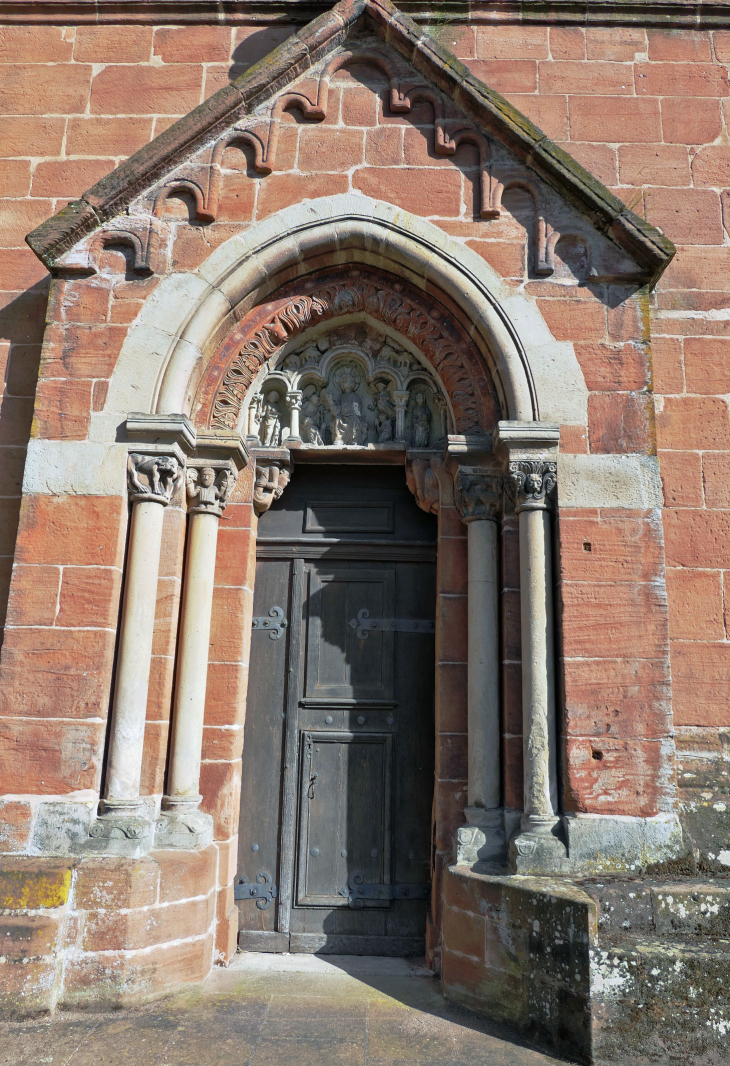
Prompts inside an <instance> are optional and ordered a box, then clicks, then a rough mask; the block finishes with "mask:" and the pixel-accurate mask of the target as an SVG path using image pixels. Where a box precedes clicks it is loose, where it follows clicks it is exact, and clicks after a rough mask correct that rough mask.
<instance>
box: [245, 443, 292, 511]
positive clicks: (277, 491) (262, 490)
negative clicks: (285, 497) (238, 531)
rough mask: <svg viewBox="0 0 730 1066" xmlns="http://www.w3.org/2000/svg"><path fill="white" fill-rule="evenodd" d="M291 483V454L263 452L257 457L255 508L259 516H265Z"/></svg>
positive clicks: (254, 487) (254, 489) (254, 488)
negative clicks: (267, 453)
mask: <svg viewBox="0 0 730 1066" xmlns="http://www.w3.org/2000/svg"><path fill="white" fill-rule="evenodd" d="M290 481H291V462H290V460H289V453H288V452H284V453H283V454H282V452H279V453H278V454H277V453H276V452H273V453H272V454H271V455H266V453H265V452H263V451H262V452H261V453H259V454H258V455H257V456H256V480H255V481H254V486H253V506H254V510H255V511H256V514H257V515H262V514H264V512H265V511H268V509H269V507H271V505H272V503H273V502H274V500H278V499H280V498H281V496H282V494H283V492H284V489H285V488H286V487H287V485H288V484H289V482H290Z"/></svg>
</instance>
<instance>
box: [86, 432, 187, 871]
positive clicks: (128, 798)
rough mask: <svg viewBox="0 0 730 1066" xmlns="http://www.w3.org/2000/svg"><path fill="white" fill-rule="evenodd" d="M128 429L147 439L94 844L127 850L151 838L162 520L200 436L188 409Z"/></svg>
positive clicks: (135, 483) (134, 493) (136, 457)
mask: <svg viewBox="0 0 730 1066" xmlns="http://www.w3.org/2000/svg"><path fill="white" fill-rule="evenodd" d="M126 428H127V434H128V436H131V437H136V438H137V439H138V440H140V439H141V443H140V445H139V446H138V447H137V446H132V447H131V449H130V453H129V458H128V462H127V476H128V486H129V496H130V500H131V504H132V512H131V517H130V532H129V547H128V550H127V562H126V570H125V578H124V593H123V600H122V613H121V620H120V626H119V649H118V652H117V662H116V678H115V685H114V694H113V700H112V712H111V722H110V738H109V754H108V758H107V766H106V775H105V783H104V793H103V798H102V800H101V801H100V804H99V812H100V817H99V818H98V819H97V820H96V821H95V822H93V823H92V825H91V827H90V830H89V834H90V837H91V841H92V845H94V846H96V847H99V848H101V849H102V850H106V851H109V850H111V851H116V850H121V851H125V852H126V851H128V850H130V849H132V850H133V851H137V850H139V849H141V848H144V847H145V846H147V845H148V844H149V843H150V841H151V837H152V817H151V816H152V813H153V812H152V810H151V808H150V806H149V805H148V804H146V803H145V801H144V799H143V797H142V796H140V780H141V773H142V754H143V746H144V730H145V720H146V713H147V691H148V688H149V677H150V664H151V658H152V637H153V630H154V622H155V610H156V606H157V579H158V574H159V567H160V549H161V544H162V527H163V518H164V512H165V507H166V506H167V504H168V503H169V502H170V500H171V499H172V496H173V493H174V492H175V489H176V488H177V486H178V484H179V483H180V481H181V479H182V473H183V470H184V466H185V452H184V451H183V449H182V448H181V446H180V445H181V443H182V444H183V445H184V446H189V445H190V443H191V442H192V440H194V430H193V427H192V426H191V425H190V423H189V422H188V420H187V419H186V418H185V417H184V416H174V415H173V416H170V417H169V418H165V417H164V416H163V417H162V418H157V417H155V416H145V415H136V416H130V418H129V419H128V420H127V425H126Z"/></svg>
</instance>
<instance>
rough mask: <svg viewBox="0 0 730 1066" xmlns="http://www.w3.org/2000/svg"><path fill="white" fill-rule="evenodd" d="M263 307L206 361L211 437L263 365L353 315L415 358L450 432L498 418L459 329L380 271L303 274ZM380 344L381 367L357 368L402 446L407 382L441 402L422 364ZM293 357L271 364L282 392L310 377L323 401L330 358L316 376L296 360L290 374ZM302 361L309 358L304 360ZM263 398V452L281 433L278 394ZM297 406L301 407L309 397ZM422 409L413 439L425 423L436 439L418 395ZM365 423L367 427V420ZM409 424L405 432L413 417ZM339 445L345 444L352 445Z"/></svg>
mask: <svg viewBox="0 0 730 1066" xmlns="http://www.w3.org/2000/svg"><path fill="white" fill-rule="evenodd" d="M303 290H305V291H303ZM270 308H271V304H268V305H267V307H266V310H264V308H256V309H254V311H253V312H251V313H250V314H249V315H248V316H247V318H246V319H245V320H244V322H242V323H241V325H240V326H239V327H238V328H237V329H236V330H234V331H233V333H231V334H230V336H229V337H228V338H227V339H226V341H225V342H224V344H223V345H222V346H221V348H220V349H219V350H218V352H217V353H216V354H215V355H214V357H213V359H212V360H211V361H210V363H209V364H208V367H207V368H206V373H205V376H204V377H203V380H202V382H201V384H200V387H199V389H198V397H197V401H196V406H197V408H198V418H199V420H200V421H207V422H208V424H209V425H210V426H211V427H213V428H215V429H220V430H228V431H230V430H231V429H233V428H235V427H236V426H238V425H239V423H240V421H241V418H242V412H243V409H244V406H245V401H246V399H247V393H248V389H249V387H250V385H251V383H252V382H253V380H254V378H256V377H257V375H258V373H259V371H260V369H261V367H262V366H263V365H264V364H265V363H267V362H269V363H272V364H273V362H274V357H276V356H278V355H279V353H280V352H281V351H282V349H283V348H284V346H285V345H287V344H288V342H290V341H292V340H293V339H294V338H295V337H296V336H297V335H298V334H299V333H301V332H302V331H303V330H305V329H309V328H310V327H312V326H315V325H318V324H320V323H322V322H325V321H327V320H328V319H332V318H336V317H341V316H351V315H353V314H359V313H365V314H366V315H368V316H369V317H371V318H373V319H375V320H376V321H379V322H382V323H383V324H384V325H386V326H387V327H390V328H391V329H393V330H395V331H396V332H397V333H399V334H401V335H402V336H403V337H404V338H406V339H407V340H408V341H409V342H410V343H411V344H413V345H414V346H415V347H416V348H418V349H419V350H420V351H421V352H422V353H423V355H424V356H425V358H426V360H427V362H428V364H430V367H432V368H433V371H435V372H436V374H438V377H439V378H440V380H441V382H442V383H443V388H444V390H445V392H446V394H447V395H448V397H449V398H450V401H451V406H452V409H453V420H454V423H455V428H456V432H458V433H474V432H479V430H480V427H481V428H482V429H484V428H486V427H488V426H491V425H493V424H494V421H495V420H496V418H497V417H498V413H499V404H498V401H497V397H496V395H495V394H494V391H493V386H492V385H490V383H489V381H488V378H487V375H485V373H484V368H483V364H482V361H481V359H480V358H479V355H478V353H477V351H476V349H475V347H474V345H473V344H472V342H471V341H470V339H469V337H468V335H467V333H466V331H465V330H464V328H463V327H462V326H461V324H460V323H459V322H457V320H456V319H455V317H454V316H452V315H451V314H448V313H447V312H446V310H445V309H444V308H443V307H442V306H441V305H440V304H439V303H437V301H436V300H434V299H429V298H428V297H426V296H425V294H424V293H422V292H419V291H418V290H416V289H415V288H414V287H412V286H410V285H409V284H407V283H405V282H403V281H401V280H400V279H398V278H396V277H394V276H393V275H391V274H388V273H386V272H385V271H374V270H371V269H368V268H353V269H350V270H348V271H347V273H346V274H344V276H343V272H342V271H328V272H325V273H323V274H320V275H318V276H315V277H310V278H308V279H307V280H306V282H295V283H293V284H292V285H290V286H288V287H287V289H286V290H284V292H283V293H282V295H281V297H280V298H279V300H277V302H276V306H275V309H271V310H270ZM387 347H388V349H389V352H385V354H384V360H383V365H382V366H381V365H380V363H379V362H378V359H377V358H376V359H375V360H374V363H373V366H372V367H367V366H363V369H364V370H365V371H366V373H369V374H371V375H373V376H374V375H375V374H377V376H378V377H379V378H382V379H383V380H384V381H386V382H388V381H390V382H392V393H391V396H392V406H393V407H394V408H395V412H396V421H395V426H394V427H393V433H394V439H396V440H398V439H399V437H400V439H404V437H405V432H406V428H407V425H408V422H409V408H408V407H407V405H409V404H413V403H415V402H416V401H415V392H416V391H417V390H415V389H413V388H412V385H411V382H412V381H413V380H415V379H416V378H417V376H418V375H419V374H420V375H421V378H422V379H423V383H424V385H425V386H426V387H427V391H429V392H430V393H431V396H433V397H435V396H437V395H440V390H439V389H438V387H437V386H436V384H435V382H434V380H433V371H431V370H430V369H429V368H428V366H426V367H424V366H420V365H419V364H418V361H417V360H415V359H414V358H413V356H412V355H411V354H410V353H408V352H405V351H404V350H403V349H402V348H400V349H399V348H398V346H397V345H395V346H394V345H393V344H390V343H389V344H388V345H387ZM311 348H312V346H311V345H310V346H309V347H308V348H306V352H309V353H311ZM295 356H296V357H298V358H299V359H300V360H301V357H302V353H299V354H298V353H296V352H291V353H290V355H286V356H285V358H284V360H283V363H282V366H281V368H279V367H277V371H278V372H279V373H281V374H282V381H283V380H284V378H285V377H287V362H288V361H289V360H290V359H291V360H292V365H291V368H290V369H289V373H288V378H289V386H288V387H289V388H292V387H296V388H298V387H299V386H300V385H301V384H304V381H303V379H304V377H305V376H306V374H307V373H309V375H310V376H311V377H312V381H313V383H314V382H315V381H316V383H317V384H318V385H321V386H326V389H327V393H328V398H329V390H330V383H329V372H330V369H333V368H331V366H330V363H331V360H329V361H328V360H327V357H326V355H324V356H323V355H320V356H319V360H320V362H321V364H322V370H323V371H326V373H325V374H324V375H323V374H319V375H318V372H317V370H318V366H319V363H317V365H316V366H315V365H314V364H312V365H310V366H307V364H306V363H305V365H304V368H302V367H301V365H300V366H299V367H297V366H295V365H294V362H295ZM310 357H311V358H314V356H307V357H306V358H310ZM333 373H335V374H336V373H337V370H336V369H333ZM264 380H266V379H264ZM332 384H333V385H334V386H336V388H335V389H334V393H335V397H334V398H333V402H335V403H336V402H337V399H336V396H337V395H341V394H342V389H340V388H339V386H338V385H337V382H333V383H332ZM280 388H281V386H280ZM373 388H374V382H373ZM388 388H390V386H388ZM262 391H263V393H264V400H263V403H265V404H266V403H271V404H272V405H273V407H272V409H270V410H269V411H267V412H266V417H267V421H266V427H265V429H264V431H263V436H262V434H261V432H259V431H257V432H258V439H259V441H260V442H261V443H262V444H264V445H265V446H268V447H272V446H275V443H278V437H279V435H280V428H281V415H282V410H281V399H280V396H279V395H277V396H275V397H270V396H269V395H268V393H266V391H265V386H264V387H263V389H262ZM270 391H271V390H270ZM351 391H356V390H351ZM320 396H321V393H320ZM363 399H364V397H363ZM374 399H377V397H375V398H374ZM385 399H387V397H385V398H384V400H385ZM444 402H445V401H444ZM304 403H305V404H308V403H309V398H306V399H305V401H304ZM423 406H424V408H428V413H427V414H426V413H425V411H424V412H421V413H422V414H423V415H424V418H423V425H422V426H421V428H420V431H419V435H418V439H419V441H423V440H425V437H426V424H427V425H428V435H429V437H430V438H431V439H432V438H433V437H434V435H438V436H441V430H442V427H443V422H444V415H443V413H442V412H443V408H439V407H438V405H436V404H435V403H434V402H433V401H432V400H431V399H430V398H428V397H427V399H426V402H425V403H424V405H423ZM303 408H304V404H303ZM249 410H250V407H249ZM382 413H383V415H384V417H383V419H382V421H381V423H380V427H381V428H383V429H384V435H385V433H387V430H385V427H384V423H385V421H386V420H390V419H392V415H390V414H389V413H388V414H386V413H385V411H383V412H382ZM306 417H308V413H307V412H304V415H303V425H304V419H305V418H306ZM277 419H278V422H279V424H278V426H277ZM262 420H263V412H262V414H261V415H258V414H257V415H256V416H255V418H254V419H253V422H255V423H256V424H257V425H258V426H260V425H261V422H262ZM250 421H251V420H250ZM373 421H374V423H375V422H376V419H375V418H374V419H373ZM410 422H411V425H413V412H412V411H410ZM434 427H435V431H436V433H435V434H434ZM253 432H254V430H253V428H252V425H249V434H253ZM342 435H343V442H344V437H346V436H348V431H347V430H346V429H345V428H343V432H342ZM350 435H351V434H350ZM414 436H415V431H414ZM320 437H321V433H320ZM348 442H349V443H353V441H352V440H349V441H348ZM417 446H423V445H422V444H420V445H417Z"/></svg>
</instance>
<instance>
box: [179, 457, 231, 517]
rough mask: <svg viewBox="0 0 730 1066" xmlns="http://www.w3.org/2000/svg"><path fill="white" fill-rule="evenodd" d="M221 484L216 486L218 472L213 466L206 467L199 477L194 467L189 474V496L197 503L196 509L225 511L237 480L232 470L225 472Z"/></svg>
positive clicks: (189, 470) (214, 511)
mask: <svg viewBox="0 0 730 1066" xmlns="http://www.w3.org/2000/svg"><path fill="white" fill-rule="evenodd" d="M222 473H223V479H222V481H221V484H220V485H218V484H216V472H215V470H214V469H213V467H212V466H204V467H203V469H202V470H201V471H200V475H198V471H197V470H196V469H195V468H194V467H190V468H189V469H188V473H187V494H188V499H189V500H194V501H195V507H197V508H201V509H203V508H204V509H205V510H206V511H211V512H213V513H218V512H220V511H222V510H223V508H224V507H225V505H226V503H227V502H228V497H229V496H230V494H231V492H232V491H233V486H234V484H235V478H234V477H233V474H232V473H231V472H230V470H224V471H222Z"/></svg>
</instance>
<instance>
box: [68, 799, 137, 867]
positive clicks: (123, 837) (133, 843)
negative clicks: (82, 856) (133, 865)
mask: <svg viewBox="0 0 730 1066" xmlns="http://www.w3.org/2000/svg"><path fill="white" fill-rule="evenodd" d="M104 808H105V809H103V810H101V811H100V813H99V815H98V817H97V818H96V820H95V821H93V822H92V823H91V825H90V826H89V838H88V841H87V846H86V848H84V851H89V852H90V853H92V854H98V855H126V856H127V857H128V858H136V857H137V856H139V855H146V854H147V852H148V851H149V850H150V849H151V847H152V843H153V840H154V821H153V819H152V818H151V817H150V813H149V811H148V809H147V808H146V807H141V809H137V810H136V811H133V810H130V809H129V807H128V806H127V805H125V806H120V808H119V809H115V807H113V806H112V807H109V806H108V805H107V804H104Z"/></svg>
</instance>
